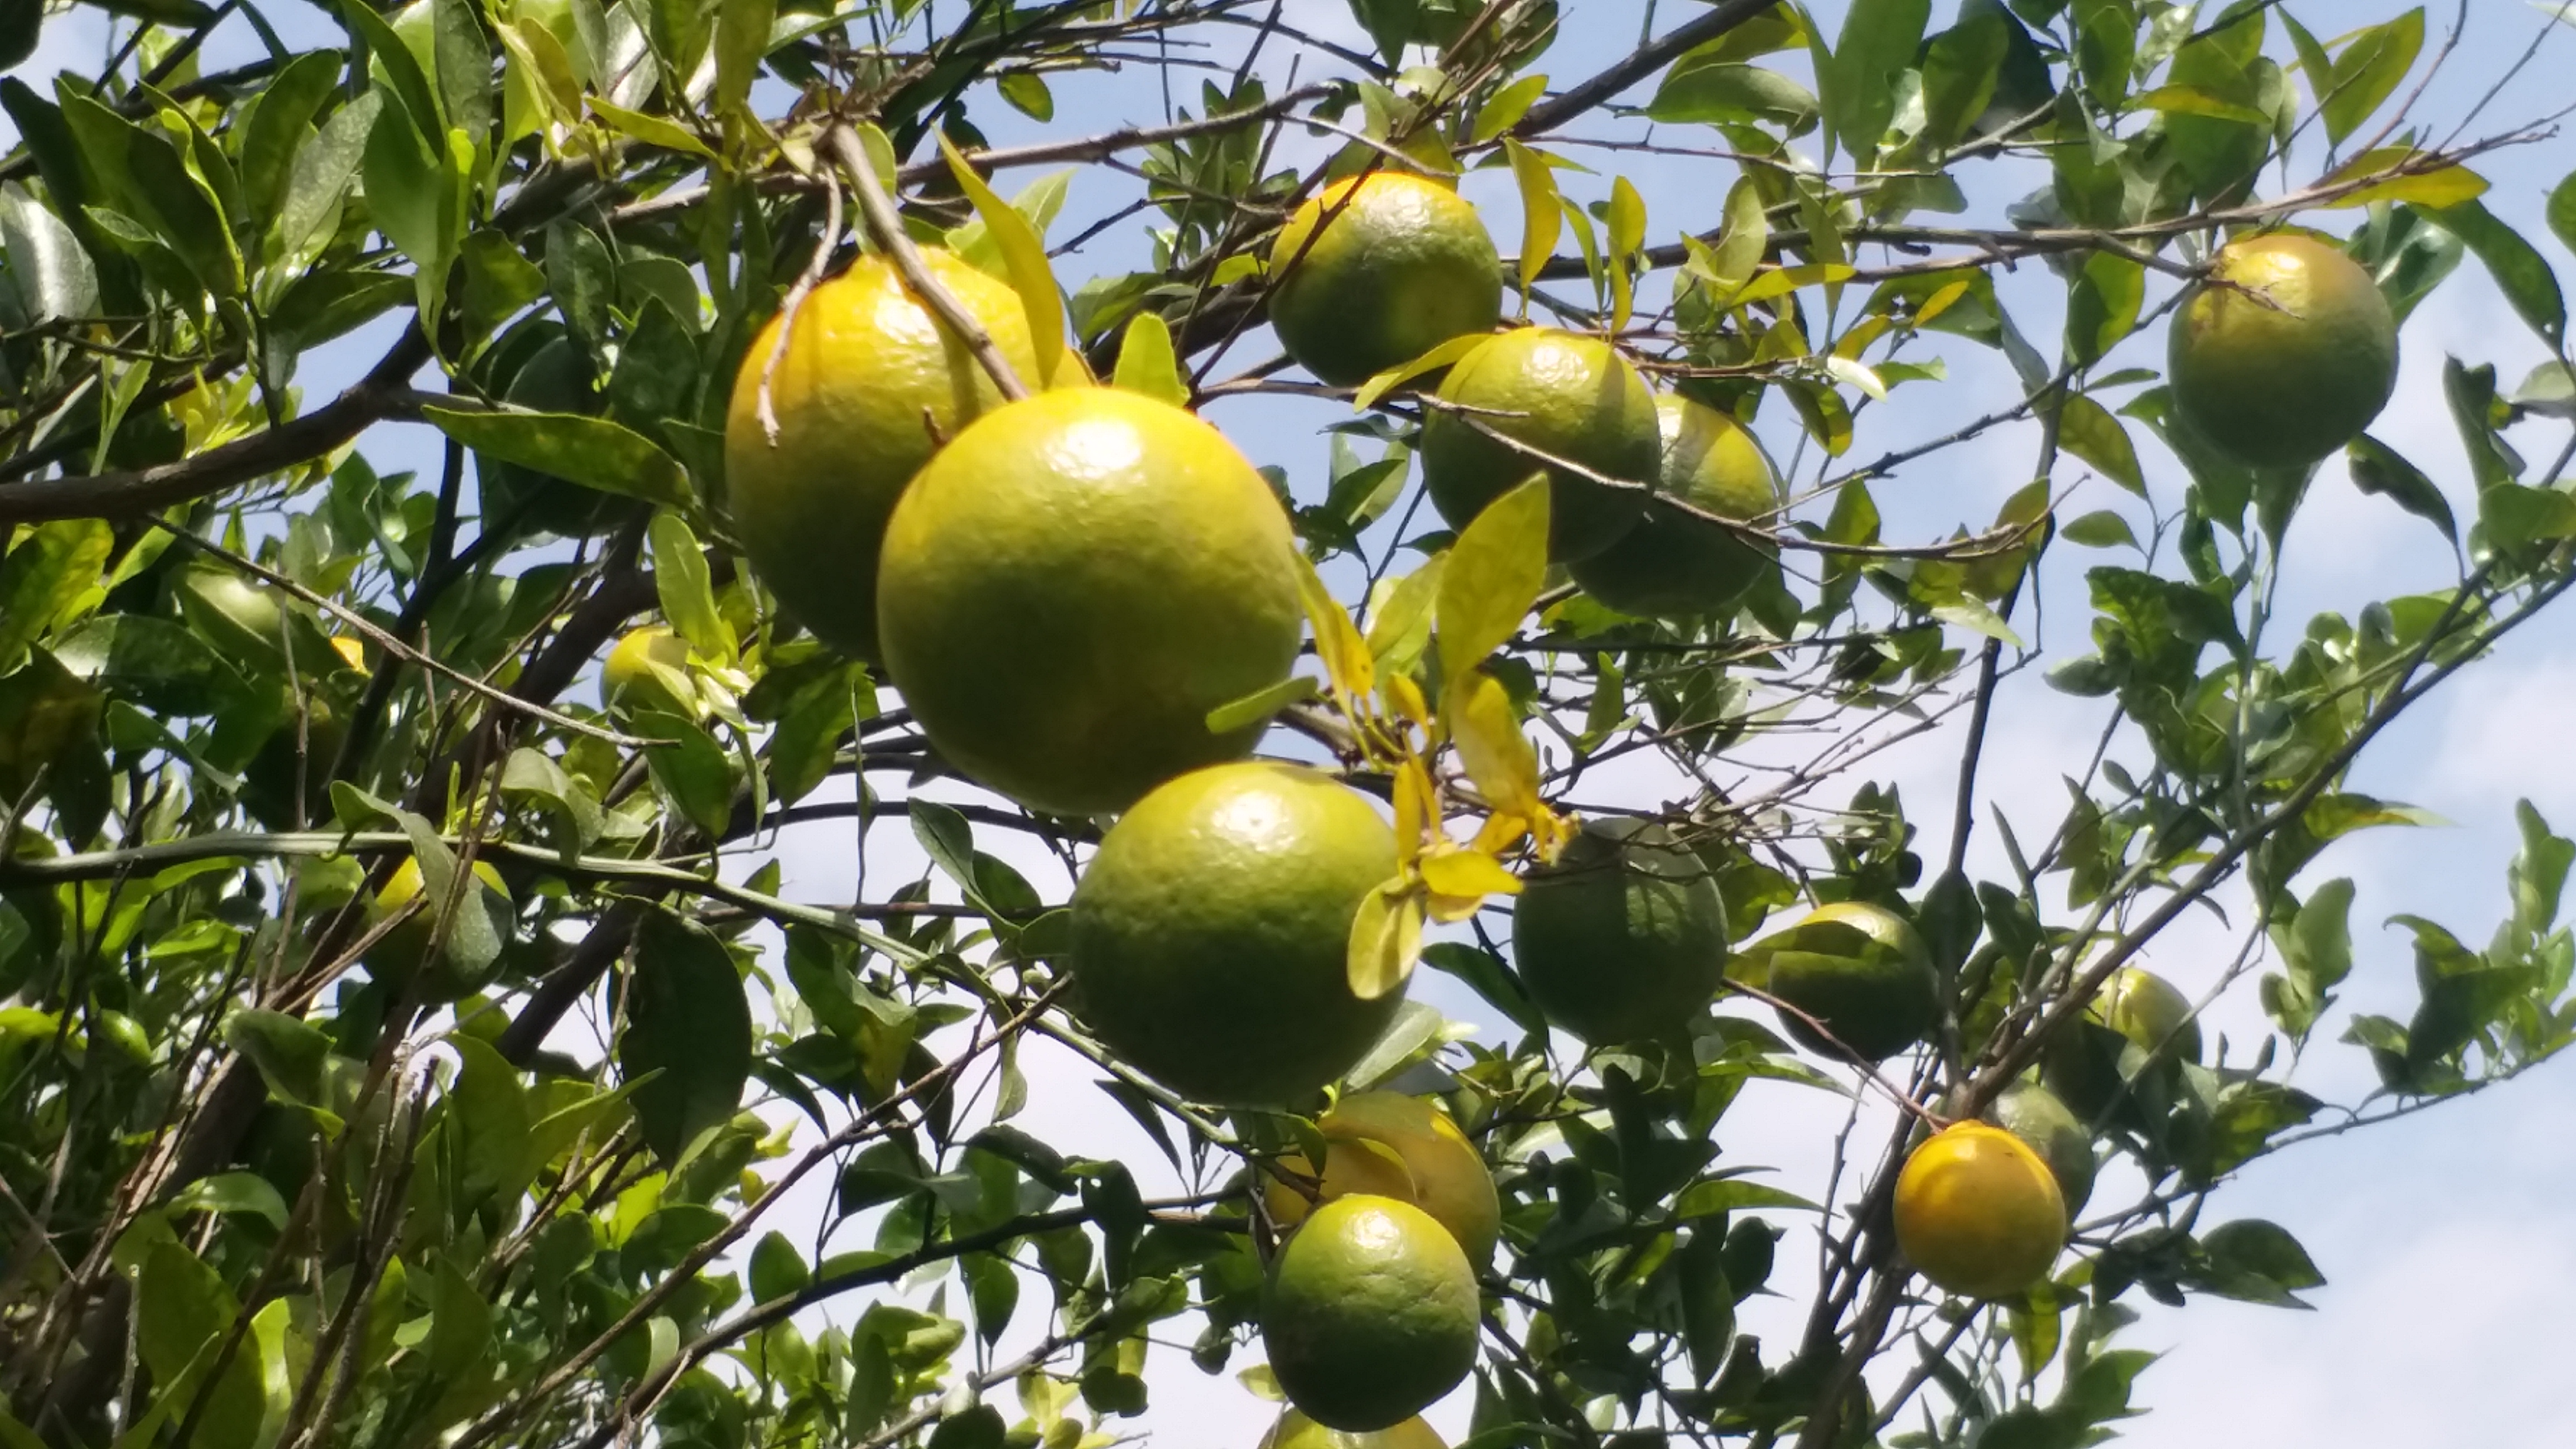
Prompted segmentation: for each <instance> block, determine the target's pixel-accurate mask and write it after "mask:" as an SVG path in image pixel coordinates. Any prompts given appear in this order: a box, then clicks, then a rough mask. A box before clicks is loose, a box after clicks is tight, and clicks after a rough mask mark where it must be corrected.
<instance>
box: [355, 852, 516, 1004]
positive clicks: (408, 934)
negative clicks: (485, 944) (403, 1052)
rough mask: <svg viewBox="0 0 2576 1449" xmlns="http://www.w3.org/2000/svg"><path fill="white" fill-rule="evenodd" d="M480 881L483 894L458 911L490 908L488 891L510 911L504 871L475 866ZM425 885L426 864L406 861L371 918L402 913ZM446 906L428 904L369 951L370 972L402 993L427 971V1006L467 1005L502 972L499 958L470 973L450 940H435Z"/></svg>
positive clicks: (467, 898) (471, 896)
mask: <svg viewBox="0 0 2576 1449" xmlns="http://www.w3.org/2000/svg"><path fill="white" fill-rule="evenodd" d="M474 879H475V881H476V882H477V883H478V890H477V891H472V892H468V893H467V894H466V895H464V896H463V897H462V898H460V899H459V900H458V901H457V902H456V906H455V911H456V912H457V913H460V914H461V913H463V912H465V911H475V910H487V909H490V908H491V903H489V902H486V901H484V900H480V899H477V896H478V895H479V894H480V892H482V891H489V892H491V894H492V895H493V896H496V897H498V898H499V905H500V907H501V909H503V910H506V909H507V908H508V902H509V899H510V891H509V888H508V887H506V886H504V885H503V884H501V873H500V872H499V871H496V870H494V869H493V868H492V863H491V862H490V861H487V860H478V861H476V862H474ZM420 885H421V874H420V862H419V861H418V860H416V859H415V860H406V861H404V862H403V863H402V864H401V865H400V866H397V867H396V868H395V870H394V873H393V874H392V875H391V876H390V877H388V878H387V879H386V881H385V885H384V889H382V890H380V891H378V892H376V899H375V906H374V908H373V909H372V910H371V911H369V913H368V919H369V920H370V921H371V922H373V921H381V920H383V919H385V918H386V917H387V916H390V915H392V914H393V913H394V912H396V911H399V910H401V909H402V908H403V907H404V906H406V905H408V904H410V903H411V899H412V897H414V896H417V895H419V894H420ZM443 905H445V902H443V901H437V900H431V901H424V902H422V903H421V907H420V909H419V910H416V911H414V912H412V913H411V914H410V915H409V916H406V917H404V918H403V920H402V922H401V924H399V925H397V926H395V927H394V928H393V929H392V930H390V931H387V932H385V933H384V934H383V935H382V936H379V937H377V938H376V944H375V945H373V946H371V947H369V948H368V949H367V974H368V975H369V976H372V977H374V978H375V979H376V980H377V981H379V982H382V983H383V984H385V985H386V986H388V987H392V988H395V989H400V988H401V987H402V986H403V985H405V984H407V983H409V982H410V981H411V979H412V977H413V975H414V974H415V973H424V974H422V975H421V977H420V983H419V994H420V999H421V1000H423V1001H427V1002H447V1001H462V1000H464V999H465V998H466V997H468V996H471V995H473V994H474V993H475V992H477V991H480V990H482V989H483V988H484V987H486V986H489V985H491V984H492V980H493V978H494V977H495V976H497V975H498V974H499V973H500V965H501V962H500V959H499V958H497V957H496V958H494V959H493V961H492V962H491V964H490V965H488V966H486V967H485V968H484V969H483V970H481V971H480V972H468V971H467V970H466V969H465V967H464V965H463V963H461V962H459V961H458V960H457V959H456V958H455V957H454V956H453V955H451V954H449V952H448V951H447V950H446V945H447V943H446V940H445V939H444V937H433V936H432V934H431V933H432V931H433V930H435V929H436V928H437V927H438V926H439V925H440V924H441V923H440V921H439V919H438V917H439V913H440V908H441V907H442V906H443ZM452 923H453V916H451V917H450V920H449V929H451V930H452V929H453V924H452Z"/></svg>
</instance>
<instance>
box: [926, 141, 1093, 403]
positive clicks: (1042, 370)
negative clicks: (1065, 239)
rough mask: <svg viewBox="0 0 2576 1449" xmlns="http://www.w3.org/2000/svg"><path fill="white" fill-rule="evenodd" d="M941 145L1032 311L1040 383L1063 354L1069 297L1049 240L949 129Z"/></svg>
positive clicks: (1046, 380)
mask: <svg viewBox="0 0 2576 1449" xmlns="http://www.w3.org/2000/svg"><path fill="white" fill-rule="evenodd" d="M939 151H940V154H941V155H942V156H945V157H946V158H947V159H948V174H949V175H950V176H951V177H953V178H954V179H955V180H956V182H957V189H958V190H960V191H963V192H965V193H966V199H967V200H968V201H971V202H973V203H974V204H975V215H976V217H977V219H979V220H981V221H982V222H983V223H984V230H985V234H986V235H988V236H990V237H991V238H992V239H993V242H994V244H995V245H997V246H999V247H1000V248H1001V251H1002V260H1003V262H1004V264H1005V265H1006V266H1008V267H1009V269H1010V274H1011V290H1013V291H1015V292H1017V293H1019V294H1020V306H1021V308H1022V309H1023V310H1024V311H1026V312H1027V313H1028V319H1029V345H1030V347H1031V348H1032V349H1033V350H1035V352H1036V353H1037V359H1038V375H1037V377H1036V378H1035V379H1033V380H1032V381H1033V382H1034V383H1035V384H1036V385H1039V386H1045V385H1047V384H1050V383H1052V382H1053V381H1054V380H1055V374H1056V367H1057V363H1058V361H1059V359H1061V358H1062V357H1063V356H1064V297H1063V295H1062V294H1061V293H1059V292H1058V291H1057V290H1056V283H1055V269H1054V268H1053V267H1051V266H1049V265H1048V264H1047V255H1046V243H1045V242H1044V241H1043V240H1041V239H1040V238H1039V236H1038V233H1037V229H1036V228H1035V227H1033V226H1031V225H1030V224H1029V219H1028V218H1027V217H1025V216H1022V215H1021V214H1020V213H1019V212H1018V211H1017V210H1016V209H1014V208H1013V207H1012V206H1011V205H1010V204H1009V203H1007V202H1005V201H1003V200H1002V198H1001V197H1000V196H998V195H996V194H995V193H994V191H993V188H992V187H990V186H987V185H985V184H984V179H983V178H982V177H980V176H978V175H976V174H975V168H974V167H973V166H971V165H968V164H967V161H966V158H965V156H964V155H963V154H961V153H960V152H959V151H958V149H957V147H956V145H955V144H954V143H953V142H951V141H950V140H949V139H948V137H947V134H946V133H944V132H943V133H941V135H940V137H939Z"/></svg>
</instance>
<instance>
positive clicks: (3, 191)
mask: <svg viewBox="0 0 2576 1449" xmlns="http://www.w3.org/2000/svg"><path fill="white" fill-rule="evenodd" d="M0 245H5V246H6V247H7V250H8V257H9V279H10V281H11V282H12V283H14V284H15V287H16V291H17V293H18V305H19V306H20V307H21V308H23V309H24V310H25V312H26V314H27V320H28V321H30V322H35V323H44V322H51V321H55V320H57V319H61V318H86V317H89V316H92V315H94V314H95V313H96V312H97V311H98V271H97V269H96V268H95V267H94V266H93V265H92V264H91V262H90V259H89V254H88V253H87V252H85V251H83V250H81V243H80V235H79V233H77V232H75V231H74V230H72V228H71V226H70V225H69V224H67V223H66V222H65V221H64V220H63V219H62V218H61V217H59V216H56V215H54V213H53V212H52V211H50V210H48V209H47V208H46V207H44V206H43V205H42V204H40V203H38V202H37V201H36V200H35V199H34V198H33V197H30V196H29V195H28V194H27V193H26V192H25V191H22V190H20V189H19V188H18V187H17V186H15V185H9V186H0Z"/></svg>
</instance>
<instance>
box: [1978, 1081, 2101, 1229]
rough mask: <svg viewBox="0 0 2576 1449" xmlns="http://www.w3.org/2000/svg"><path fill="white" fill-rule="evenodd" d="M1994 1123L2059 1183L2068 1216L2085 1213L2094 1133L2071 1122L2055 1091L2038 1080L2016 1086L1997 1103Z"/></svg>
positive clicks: (2071, 1116) (2072, 1117) (2092, 1166)
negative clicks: (2030, 1153)
mask: <svg viewBox="0 0 2576 1449" xmlns="http://www.w3.org/2000/svg"><path fill="white" fill-rule="evenodd" d="M1987 1115H1988V1116H1990V1117H1992V1118H1993V1119H1994V1122H1995V1125H1996V1126H1998V1127H2001V1128H2003V1129H2004V1130H2005V1131H2007V1132H2010V1133H2011V1134H2012V1135H2014V1136H2015V1137H2018V1138H2020V1139H2021V1140H2022V1142H2023V1143H2024V1144H2025V1145H2027V1146H2028V1147H2029V1148H2030V1150H2031V1151H2033V1152H2036V1153H2038V1154H2039V1160H2040V1161H2042V1162H2045V1163H2047V1164H2048V1175H2049V1176H2051V1177H2054V1178H2056V1179H2057V1194H2058V1196H2059V1197H2061V1198H2063V1199H2065V1201H2066V1211H2067V1214H2068V1215H2069V1216H2073V1215H2074V1214H2076V1213H2079V1212H2082V1211H2083V1210H2084V1202H2085V1199H2087V1198H2089V1197H2091V1196H2092V1195H2093V1173H2094V1171H2095V1167H2096V1163H2095V1161H2094V1157H2093V1134H2091V1133H2090V1132H2087V1131H2085V1130H2084V1124H2083V1123H2081V1122H2078V1121H2076V1120H2075V1114H2074V1113H2073V1112H2070V1111H2068V1110H2067V1109H2066V1104H2065V1103H2064V1102H2062V1101H2060V1100H2058V1096H2057V1094H2056V1093H2055V1092H2052V1091H2050V1090H2048V1089H2047V1088H2046V1087H2043V1086H2041V1085H2040V1084H2039V1083H2037V1082H2015V1083H2013V1084H2012V1085H2011V1086H2009V1087H2006V1088H2005V1089H2004V1092H2003V1095H2002V1096H2000V1097H1997V1098H1996V1099H1995V1105H1994V1107H1993V1108H1992V1109H1991V1110H1990V1111H1989V1112H1988V1114H1987Z"/></svg>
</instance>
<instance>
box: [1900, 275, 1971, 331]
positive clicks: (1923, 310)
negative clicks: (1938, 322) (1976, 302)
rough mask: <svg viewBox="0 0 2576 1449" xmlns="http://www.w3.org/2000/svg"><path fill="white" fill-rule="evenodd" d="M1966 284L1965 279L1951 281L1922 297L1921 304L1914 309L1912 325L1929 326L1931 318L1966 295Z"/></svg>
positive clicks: (1948, 308)
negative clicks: (1929, 294) (1938, 289)
mask: <svg viewBox="0 0 2576 1449" xmlns="http://www.w3.org/2000/svg"><path fill="white" fill-rule="evenodd" d="M1968 285H1969V284H1968V283H1967V282H1965V281H1958V282H1952V283H1951V284H1950V285H1948V286H1946V287H1943V288H1942V289H1941V290H1940V291H1937V292H1935V293H1933V294H1932V295H1931V296H1929V297H1926V298H1924V299H1923V305H1922V306H1920V307H1917V308H1915V309H1914V325H1915V326H1917V327H1929V326H1931V325H1932V319H1933V318H1935V317H1938V316H1940V315H1941V314H1942V313H1944V312H1947V311H1949V310H1950V309H1951V308H1952V307H1954V306H1956V305H1958V301H1959V299H1960V298H1961V297H1964V296H1966V295H1968Z"/></svg>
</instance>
